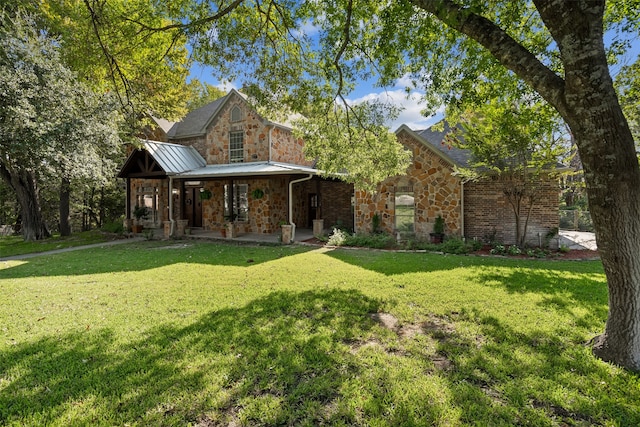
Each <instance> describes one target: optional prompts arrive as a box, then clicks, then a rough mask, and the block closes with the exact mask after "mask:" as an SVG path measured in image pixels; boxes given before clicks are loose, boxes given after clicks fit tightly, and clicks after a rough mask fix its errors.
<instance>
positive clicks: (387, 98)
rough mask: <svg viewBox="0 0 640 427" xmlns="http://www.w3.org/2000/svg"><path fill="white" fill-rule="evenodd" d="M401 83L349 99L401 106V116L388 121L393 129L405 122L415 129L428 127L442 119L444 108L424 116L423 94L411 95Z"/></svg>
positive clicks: (415, 93)
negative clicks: (391, 88) (388, 88)
mask: <svg viewBox="0 0 640 427" xmlns="http://www.w3.org/2000/svg"><path fill="white" fill-rule="evenodd" d="M401 85H403V83H401V82H400V81H399V82H398V84H397V85H396V88H395V89H393V90H385V91H380V92H371V93H368V94H366V95H364V96H361V97H359V98H356V99H349V100H348V101H349V102H351V103H354V104H358V103H361V102H365V101H379V102H383V103H390V104H393V105H395V106H398V107H400V108H401V109H402V111H401V112H400V114H399V116H398V117H397V118H396V119H395V120H393V121H392V122H390V123H387V125H388V126H389V128H390V129H391V130H392V131H395V130H396V129H398V128H399V127H400V126H401V125H403V124H404V125H407V126H409V127H410V128H411V129H414V130H417V129H426V128H428V127H430V126H431V125H433V124H434V123H436V122H438V121H440V120H441V119H442V112H443V109H439V110H438V112H437V113H436V115H435V116H432V117H425V116H423V115H422V114H421V113H420V111H421V110H422V109H423V108H424V104H423V103H422V102H420V98H421V97H422V94H421V93H420V92H417V91H413V92H411V93H410V94H409V96H407V92H406V91H405V90H404V89H402V88H399V86H401Z"/></svg>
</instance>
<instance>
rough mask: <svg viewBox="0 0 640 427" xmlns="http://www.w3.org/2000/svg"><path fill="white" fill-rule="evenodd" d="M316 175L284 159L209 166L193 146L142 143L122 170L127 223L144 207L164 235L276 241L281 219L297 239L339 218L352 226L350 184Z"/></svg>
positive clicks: (320, 230) (149, 220)
mask: <svg viewBox="0 0 640 427" xmlns="http://www.w3.org/2000/svg"><path fill="white" fill-rule="evenodd" d="M319 174H320V171H318V170H317V169H315V168H312V167H306V166H301V165H292V164H286V163H279V162H249V163H232V164H220V165H206V164H204V159H202V157H201V156H200V155H199V154H198V153H197V152H196V151H195V150H194V149H193V148H192V147H188V146H182V145H177V144H168V143H160V142H155V141H144V142H143V147H142V148H141V149H138V150H135V151H133V152H132V153H131V155H130V156H129V158H128V159H127V162H126V163H125V165H124V166H123V168H122V170H121V171H120V173H119V175H118V176H119V177H121V178H125V179H126V181H127V203H126V204H127V208H126V218H125V225H126V226H127V227H130V226H131V225H132V224H133V223H134V221H133V218H132V214H133V213H134V212H135V211H136V207H138V208H139V207H140V206H143V207H145V208H146V210H148V211H150V213H151V214H150V218H147V219H146V222H145V226H146V227H149V228H162V230H163V233H164V235H165V236H166V237H172V236H181V235H183V234H185V233H187V230H189V231H191V232H192V233H193V235H196V234H198V233H202V234H208V235H209V236H211V237H215V235H216V234H217V237H218V238H222V237H223V234H224V235H225V238H232V239H234V238H242V236H246V237H247V238H251V239H253V240H255V241H257V240H259V239H257V237H256V236H259V235H263V236H264V238H265V240H274V239H275V240H277V239H278V238H279V236H280V235H281V226H282V225H283V224H284V225H291V226H292V227H293V231H292V234H293V236H292V237H293V238H294V239H295V240H296V241H298V240H300V239H299V238H298V237H299V236H295V234H297V233H299V232H301V230H303V229H306V230H309V233H310V236H312V235H313V233H315V234H322V233H323V231H324V228H325V227H331V226H333V225H336V224H340V225H343V226H347V227H350V228H352V227H353V208H352V197H353V186H352V185H350V184H346V183H344V182H342V181H339V180H336V179H331V178H328V179H327V178H323V177H320V176H319ZM318 220H324V221H318ZM314 227H316V229H315V231H313V228H314Z"/></svg>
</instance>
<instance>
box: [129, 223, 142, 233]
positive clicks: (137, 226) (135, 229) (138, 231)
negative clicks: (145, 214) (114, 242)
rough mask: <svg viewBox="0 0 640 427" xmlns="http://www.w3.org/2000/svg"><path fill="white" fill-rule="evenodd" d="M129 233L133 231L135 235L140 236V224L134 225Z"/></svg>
mask: <svg viewBox="0 0 640 427" xmlns="http://www.w3.org/2000/svg"><path fill="white" fill-rule="evenodd" d="M131 231H133V232H134V233H136V234H140V233H142V225H140V224H134V225H132V226H131Z"/></svg>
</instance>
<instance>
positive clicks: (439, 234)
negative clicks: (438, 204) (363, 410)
mask: <svg viewBox="0 0 640 427" xmlns="http://www.w3.org/2000/svg"><path fill="white" fill-rule="evenodd" d="M429 236H431V243H442V241H443V240H444V219H443V218H442V215H438V216H437V217H436V221H435V222H434V223H433V233H429Z"/></svg>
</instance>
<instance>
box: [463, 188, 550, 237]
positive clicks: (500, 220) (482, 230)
mask: <svg viewBox="0 0 640 427" xmlns="http://www.w3.org/2000/svg"><path fill="white" fill-rule="evenodd" d="M504 189H505V184H504V183H502V182H501V181H499V180H498V179H497V178H495V177H487V178H485V179H483V180H480V181H478V182H469V183H467V184H465V186H464V212H465V215H464V218H465V219H464V221H465V224H464V225H465V236H466V237H467V238H476V239H480V240H483V241H486V240H489V239H492V240H495V241H497V242H500V243H504V244H509V245H511V244H515V243H516V241H515V240H516V231H515V214H514V211H513V207H512V206H511V204H510V203H509V201H508V199H507V196H505V194H504ZM535 194H536V202H535V204H534V206H533V209H532V211H531V215H530V217H529V225H528V228H527V239H526V240H527V243H528V244H529V245H533V246H538V245H539V244H540V239H539V236H538V234H540V238H541V239H542V243H544V237H545V235H546V234H547V233H548V232H549V231H550V230H552V229H554V228H557V227H558V225H559V222H560V219H559V212H558V204H559V186H558V182H557V180H556V179H553V178H549V177H546V178H545V179H544V180H542V181H541V182H540V183H539V184H538V185H537V186H536V189H535ZM527 209H528V206H525V207H522V208H521V210H520V212H521V221H522V224H524V220H525V218H526V210H527Z"/></svg>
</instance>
